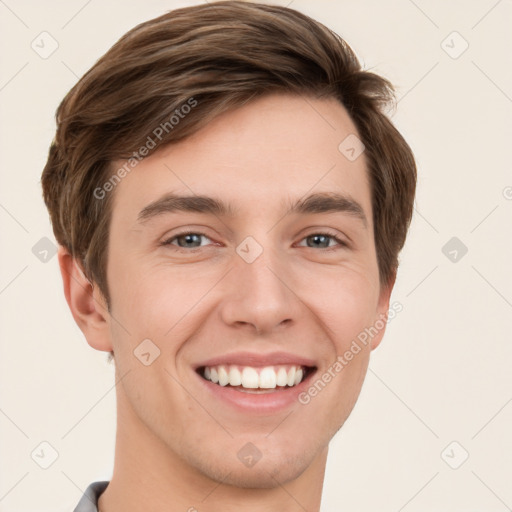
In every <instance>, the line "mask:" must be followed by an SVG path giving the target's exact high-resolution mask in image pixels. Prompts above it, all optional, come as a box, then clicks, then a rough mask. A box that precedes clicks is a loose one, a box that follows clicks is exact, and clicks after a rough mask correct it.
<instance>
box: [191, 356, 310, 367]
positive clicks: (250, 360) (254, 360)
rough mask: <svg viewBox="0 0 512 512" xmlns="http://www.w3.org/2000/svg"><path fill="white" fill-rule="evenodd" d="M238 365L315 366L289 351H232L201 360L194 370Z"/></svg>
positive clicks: (308, 360)
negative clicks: (263, 352)
mask: <svg viewBox="0 0 512 512" xmlns="http://www.w3.org/2000/svg"><path fill="white" fill-rule="evenodd" d="M220 364H224V365H230V364H234V365H238V366H253V367H255V368H258V367H260V366H279V365H286V364H295V365H297V366H309V367H313V366H316V363H315V361H313V360H312V359H307V358H305V357H302V356H299V355H294V354H290V353H289V352H270V353H268V354H261V353H256V352H234V353H232V354H223V355H222V356H218V357H213V358H211V359H208V360H206V361H203V362H201V363H199V364H197V365H196V366H195V368H194V369H195V370H197V369H198V368H202V367H204V366H218V365H220Z"/></svg>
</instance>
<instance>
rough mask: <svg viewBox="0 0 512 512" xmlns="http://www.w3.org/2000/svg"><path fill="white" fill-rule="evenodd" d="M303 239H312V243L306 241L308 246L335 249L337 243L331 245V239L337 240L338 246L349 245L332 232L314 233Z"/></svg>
mask: <svg viewBox="0 0 512 512" xmlns="http://www.w3.org/2000/svg"><path fill="white" fill-rule="evenodd" d="M303 240H306V241H311V243H309V242H306V243H307V247H319V248H320V249H327V250H335V249H336V245H334V246H330V245H329V243H330V241H331V240H334V241H335V242H337V244H338V246H342V247H348V245H347V243H346V242H344V241H343V240H342V239H341V238H339V237H337V236H336V235H334V234H332V233H313V234H311V235H308V236H306V237H305V238H303ZM302 247H304V246H302Z"/></svg>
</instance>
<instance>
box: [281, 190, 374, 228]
mask: <svg viewBox="0 0 512 512" xmlns="http://www.w3.org/2000/svg"><path fill="white" fill-rule="evenodd" d="M335 212H341V213H348V214H349V215H353V216H355V217H356V218H357V219H359V220H360V221H361V222H362V223H363V226H364V227H365V228H367V227H368V220H367V218H366V215H365V213H364V209H363V207H362V206H361V205H360V204H359V203H358V202H357V201H355V200H354V199H352V198H351V197H349V196H346V195H343V194H338V193H335V192H319V193H316V194H311V195H309V196H307V197H306V198H304V199H299V200H298V201H296V202H295V203H294V204H293V205H292V206H291V208H290V209H289V210H288V213H299V214H302V215H307V214H314V213H335Z"/></svg>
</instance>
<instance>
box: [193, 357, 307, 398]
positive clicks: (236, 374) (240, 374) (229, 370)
mask: <svg viewBox="0 0 512 512" xmlns="http://www.w3.org/2000/svg"><path fill="white" fill-rule="evenodd" d="M311 370H312V368H310V367H307V366H301V365H293V364H288V365H278V366H264V367H254V366H239V365H222V364H221V365H216V366H204V367H200V368H198V373H199V375H201V376H202V377H203V378H204V379H206V380H208V381H210V382H212V383H214V384H217V385H219V386H223V387H224V386H229V387H233V388H236V389H238V391H242V392H243V391H245V392H261V391H263V390H279V389H284V388H287V387H294V386H297V385H298V384H300V383H301V382H302V381H303V380H304V379H305V378H306V377H307V375H308V373H309V372H310V371H311Z"/></svg>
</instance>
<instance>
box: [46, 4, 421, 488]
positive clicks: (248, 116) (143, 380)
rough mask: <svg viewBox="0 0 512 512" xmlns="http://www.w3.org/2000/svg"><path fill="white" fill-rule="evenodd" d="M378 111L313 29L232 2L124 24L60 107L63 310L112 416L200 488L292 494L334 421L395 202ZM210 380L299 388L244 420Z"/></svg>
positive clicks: (390, 256) (369, 323) (388, 134)
mask: <svg viewBox="0 0 512 512" xmlns="http://www.w3.org/2000/svg"><path fill="white" fill-rule="evenodd" d="M392 99H393V91H392V86H391V84H390V83H389V82H388V81H387V80H385V79H384V78H382V77H380V76H378V75H376V74H373V73H371V72H368V71H364V70H363V69H362V68H361V66H360V64H359V62H358V60H357V58H356V57H355V55H354V53H353V52H352V50H351V49H350V48H349V46H348V45H347V44H346V43H345V42H344V41H343V40H342V39H341V38H340V37H339V36H337V35H336V34H334V33H333V32H331V31H330V30H329V29H327V28H326V27H324V26H323V25H321V24H320V23H318V22H315V21H314V20H312V19H310V18H308V17H307V16H305V15H303V14H301V13H299V12H297V11H294V10H292V9H288V8H284V7H277V6H270V5H262V4H252V3H243V2H230V1H228V2H217V3H213V4H205V5H200V6H196V7H190V8H184V9H178V10H175V11H172V12H169V13H167V14H165V15H163V16H160V17H159V18H156V19H154V20H150V21H148V22H145V23H142V24H141V25H139V26H137V27H135V28H134V29H133V30H131V31H130V32H128V33H127V34H126V35H124V36H123V37H122V38H121V39H120V40H119V41H118V42H117V43H116V44H115V45H114V46H113V47H112V48H111V49H110V50H109V51H108V52H107V53H106V54H105V55H104V56H103V57H102V58H101V59H99V60H98V61H97V62H96V64H95V65H94V66H93V67H92V68H91V69H90V70H89V71H88V72H87V73H86V74H85V75H84V76H83V77H82V78H81V79H80V81H79V82H78V83H77V84H76V85H75V86H74V87H73V88H72V89H71V91H70V92H69V93H68V94H67V96H66V97H65V98H64V100H63V101H62V103H61V104H60V105H59V107H58V110H57V116H56V117H57V133H56V136H55V139H54V141H53V143H52V144H51V147H50V151H49V156H48V161H47V164H46V167H45V169H44V171H43V176H42V185H43V193H44V199H45V202H46V205H47V207H48V209H49V212H50V216H51V221H52V225H53V229H54V234H55V236H56V239H57V241H58V243H59V245H60V246H61V248H60V251H59V261H60V264H61V270H62V275H63V279H64V285H65V287H64V288H65V293H66V298H67V300H68V303H69V305H70V308H71V311H72V313H73V316H74V318H75V320H76V321H77V323H78V325H79V326H80V328H81V329H82V331H83V332H84V334H85V336H86V338H87V341H88V342H89V344H90V345H91V346H92V347H94V348H96V349H98V350H104V351H106V352H109V353H110V354H111V355H112V356H114V358H115V365H116V371H117V372H118V373H119V375H120V376H124V377H123V381H122V383H121V384H120V385H118V394H121V395H122V396H121V400H120V404H124V405H123V406H124V407H125V408H126V411H125V412H126V415H127V416H126V417H127V418H130V421H131V422H133V423H138V424H139V425H144V428H145V429H147V430H149V431H150V432H152V434H153V435H154V436H155V437H156V439H158V442H160V443H161V444H162V446H164V447H165V448H166V449H168V450H169V451H170V452H172V453H175V454H177V456H178V457H179V458H180V460H184V461H186V462H187V463H188V465H189V467H191V468H195V469H196V470H197V471H199V472H200V473H201V474H203V475H206V476H208V477H211V478H214V479H218V480H222V479H223V478H224V477H225V475H226V474H228V473H229V474H230V475H231V476H230V477H229V478H228V480H227V482H228V483H229V482H231V483H233V484H236V485H239V486H252V487H258V486H262V487H265V486H272V485H274V483H273V482H275V480H274V479H277V480H279V481H280V482H283V481H289V480H291V479H293V478H295V477H297V476H298V475H300V474H301V473H302V472H304V471H306V469H307V468H308V467H309V466H310V465H311V464H312V463H313V461H315V460H316V459H317V458H318V457H319V456H320V454H322V453H324V451H325V449H326V447H327V444H328V442H329V440H330V439H331V438H332V436H333V435H334V433H335V432H336V431H337V430H338V429H339V428H340V427H341V426H342V425H343V423H344V421H345V420H346V418H347V417H348V415H349V414H350V412H351V410H352V408H353V406H354V404H355V401H356V400H357V397H358V395H359V391H360V388H361V386H362V383H363V380H364V376H365V374H366V369H367V365H368V360H369V354H370V352H371V350H372V349H374V348H375V347H376V346H377V345H378V344H379V343H380V340H381V339H382V336H383V334H384V329H385V320H384V321H383V319H385V316H386V313H387V310H388V308H389V297H390V293H391V290H392V287H393V284H394V281H395V275H396V270H397V267H398V254H399V252H400V250H401V248H402V246H403V244H404V242H405V238H406V233H407V229H408V226H409V223H410V219H411V215H412V209H413V200H414V192H415V183H416V168H415V164H414V158H413V155H412V153H411V150H410V148H409V146H408V145H407V143H406V142H405V141H404V139H403V138H402V136H401V135H400V134H399V133H398V131H397V130H396V129H395V127H394V126H393V125H392V123H391V122H390V121H389V119H388V117H387V116H386V114H385V109H386V108H387V107H388V106H389V104H390V102H391V101H392ZM352 149H354V151H352ZM359 153H360V154H359ZM185 196H186V198H184V197H185ZM187 233H188V235H187ZM319 242H320V245H318V243H319ZM190 244H192V245H190ZM377 321H379V322H380V323H379V326H380V327H379V328H378V329H375V325H376V322H377ZM371 328H373V329H374V330H375V334H372V335H371V336H367V337H366V341H365V342H364V343H363V342H360V343H357V347H358V348H359V350H357V349H354V348H353V347H354V340H357V339H359V340H361V333H363V332H369V331H368V330H369V329H371ZM372 333H373V331H372ZM143 340H146V341H143ZM147 340H150V341H147ZM141 343H143V344H142V345H141ZM139 347H141V348H139ZM347 351H351V352H352V354H353V356H352V357H350V360H348V361H347V358H344V359H343V360H344V361H345V362H343V363H342V362H341V360H340V359H339V358H343V355H344V354H346V353H347ZM141 352H142V353H144V354H148V353H149V354H150V355H149V356H145V358H146V361H145V363H144V362H142V359H143V358H141V357H140V356H141ZM156 356H157V357H156ZM260 356H261V358H260ZM150 361H151V362H150ZM149 362H150V364H146V363H149ZM336 362H338V365H336ZM340 364H341V365H342V368H340V367H339V365H340ZM219 365H220V366H224V367H226V369H227V370H228V371H229V368H230V365H231V366H233V367H238V368H239V369H240V370H241V371H242V370H243V368H244V367H255V368H257V369H260V368H261V367H263V366H274V365H275V370H276V372H278V370H279V369H281V368H284V370H285V371H286V372H288V376H289V373H290V372H293V371H294V370H295V367H297V368H298V367H299V366H301V367H303V368H302V369H303V370H304V378H305V380H304V381H303V382H302V383H301V384H298V385H297V386H296V387H295V386H290V387H289V389H288V390H287V391H286V393H288V394H290V396H292V398H293V400H291V402H290V403H288V402H287V403H286V404H284V402H283V404H284V405H283V404H281V405H280V406H277V405H276V404H275V403H274V404H273V405H272V406H270V405H268V403H266V402H265V403H264V400H265V399H262V400H260V402H261V403H260V402H258V400H259V398H257V395H252V396H253V397H256V398H255V399H254V400H253V402H251V403H250V404H249V402H247V403H245V402H244V404H242V405H240V404H239V403H236V402H237V400H238V398H237V397H235V398H234V399H233V398H232V396H231V395H230V394H229V393H224V392H225V391H226V390H227V388H228V386H226V387H224V386H219V385H217V384H213V383H211V382H208V381H207V380H206V379H205V378H204V377H205V368H206V367H208V370H206V372H207V374H209V373H210V371H211V369H212V368H213V369H215V371H221V372H222V371H224V370H222V369H219ZM292 368H293V369H292ZM258 371H259V370H258ZM328 374H329V375H330V376H331V377H330V378H329V377H325V376H326V375H328ZM206 376H207V377H208V375H206ZM269 378H270V380H272V378H273V377H269ZM278 378H279V377H278ZM319 379H320V380H321V381H322V382H323V383H324V385H322V386H320V385H317V386H316V388H317V392H313V393H310V392H309V391H308V390H309V389H311V387H312V386H313V387H314V386H315V382H318V380H319ZM216 387H218V388H221V387H222V388H224V390H223V391H222V393H221V394H222V396H221V397H219V396H217V394H216V393H217V391H218V390H216V389H214V388H216ZM320 388H321V389H320ZM228 391H229V390H228ZM231 391H232V393H235V394H237V393H238V394H239V395H240V394H241V393H242V392H239V391H235V390H231ZM224 395H226V396H224ZM228 395H229V396H228ZM246 395H247V394H246ZM275 395H276V397H277V396H278V393H277V392H276V393H275ZM311 395H314V396H313V399H312V396H311ZM191 396H193V397H194V400H191ZM260 397H261V395H260ZM300 397H302V399H301V398H300ZM304 397H309V398H306V399H305V398H304ZM244 400H245V398H244ZM286 400H288V398H287V399H286ZM217 401H218V403H217ZM277 401H278V400H277ZM267 402H268V401H267ZM306 402H307V403H306ZM265 404H266V405H265ZM210 407H212V409H211V410H210ZM292 410H293V411H294V412H293V414H290V411H292ZM127 411H129V412H127ZM157 412H158V415H157V414H156V413H157ZM287 415H290V417H289V418H288V419H286V421H284V422H283V423H282V425H280V426H279V427H278V428H276V426H277V425H278V424H279V423H280V421H282V420H283V419H284V417H285V416H287ZM269 432H272V434H271V435H269ZM247 443H252V444H251V445H248V444H247ZM252 445H254V446H255V447H256V448H257V453H259V454H260V456H261V459H260V461H259V462H258V464H257V466H255V467H254V468H253V467H250V468H249V467H246V466H244V465H243V464H242V463H241V460H242V459H243V452H242V456H240V454H239V451H240V449H246V450H251V449H253V448H243V447H246V446H252ZM226 454H228V455H226ZM237 454H238V455H237Z"/></svg>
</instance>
